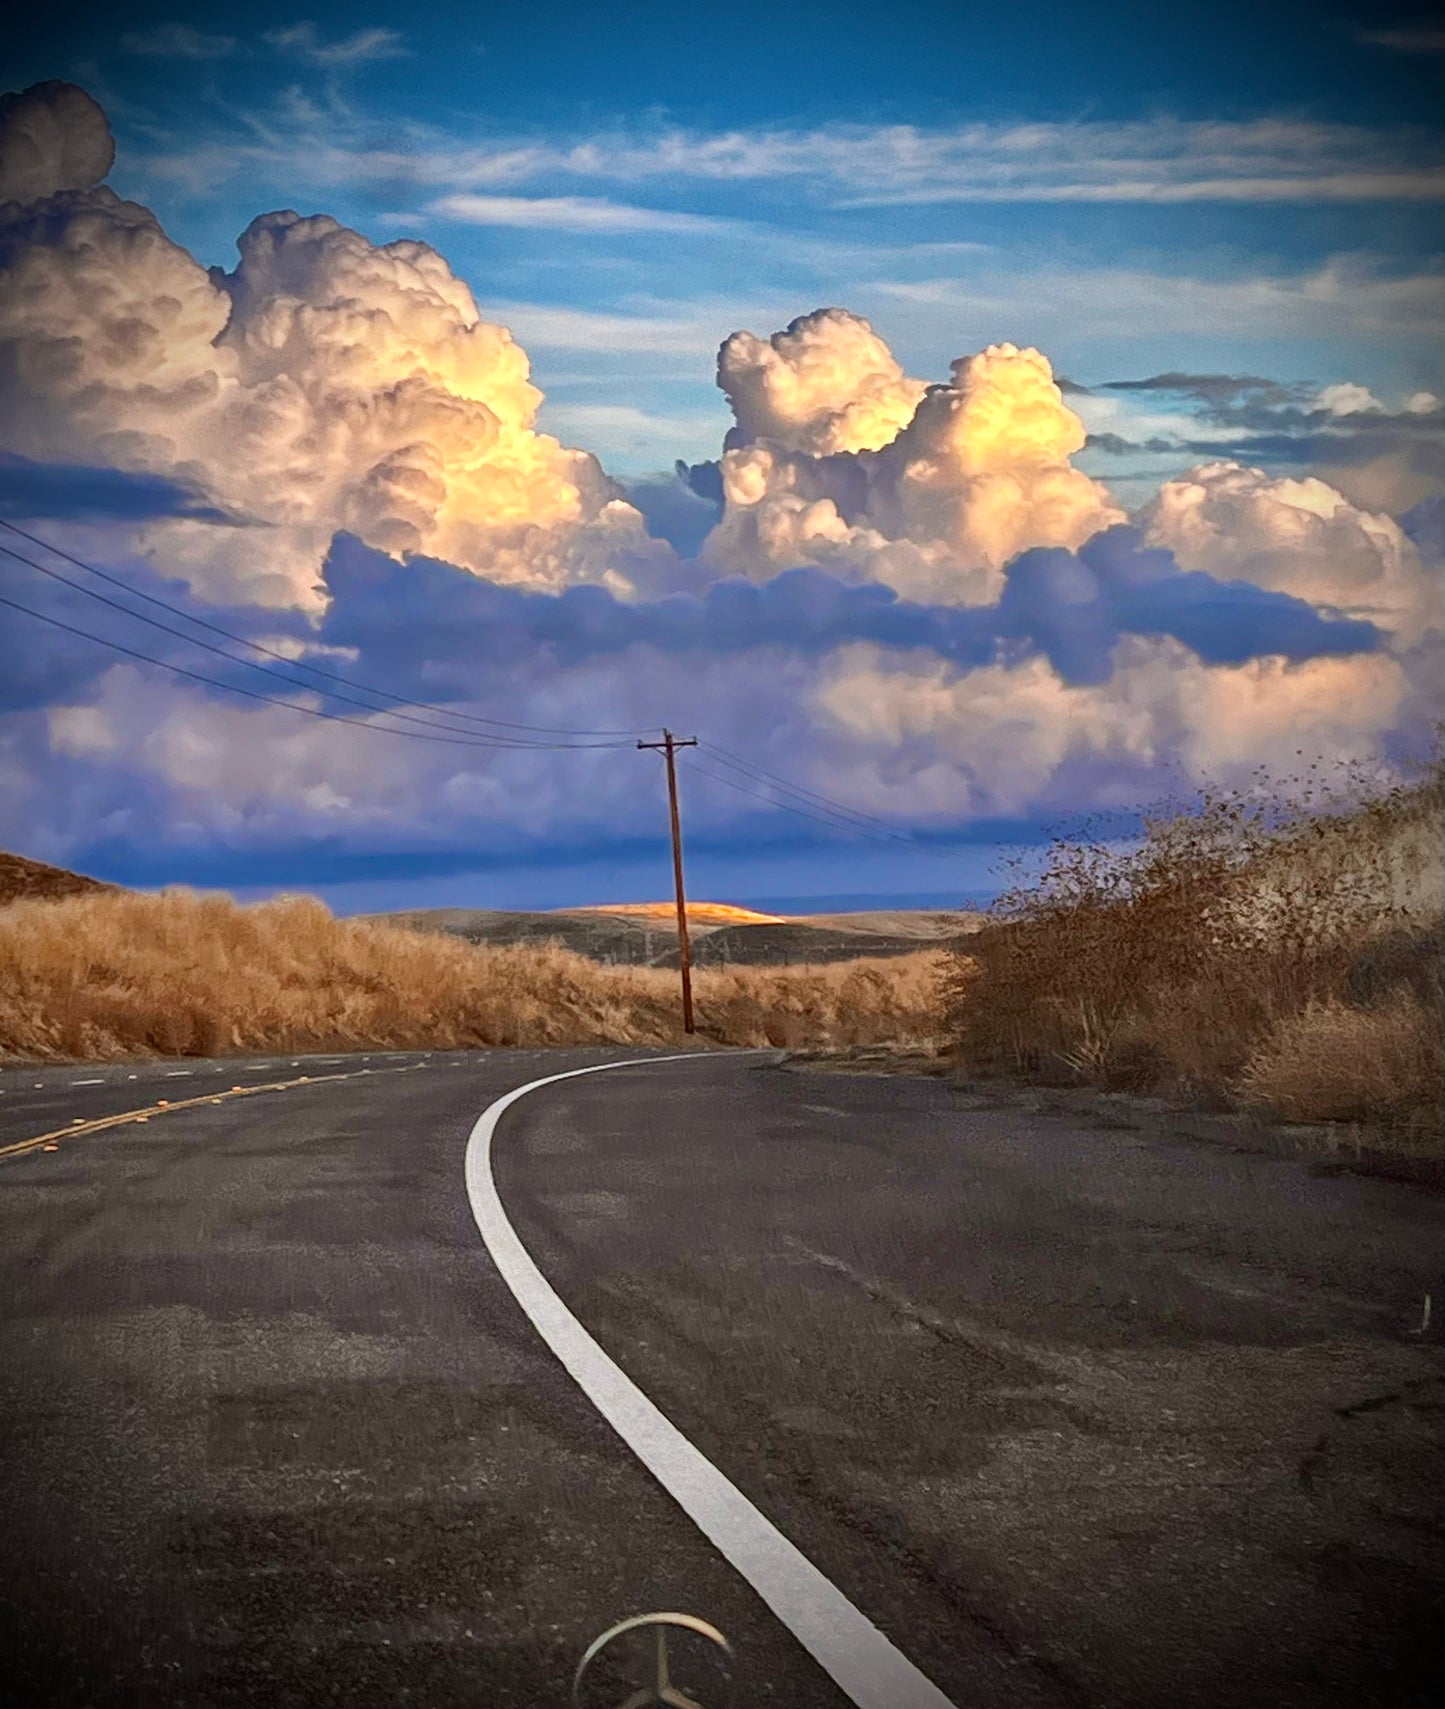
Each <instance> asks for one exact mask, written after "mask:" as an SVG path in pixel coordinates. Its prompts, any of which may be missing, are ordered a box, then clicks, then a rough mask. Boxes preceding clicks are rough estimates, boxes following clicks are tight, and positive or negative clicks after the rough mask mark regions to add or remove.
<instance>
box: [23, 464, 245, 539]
mask: <svg viewBox="0 0 1445 1709" xmlns="http://www.w3.org/2000/svg"><path fill="white" fill-rule="evenodd" d="M0 516H8V517H13V518H14V519H15V520H16V521H17V522H20V521H24V520H25V519H26V518H30V519H31V520H34V521H52V522H86V523H90V522H150V521H156V520H159V519H160V518H161V517H187V518H190V519H191V520H193V521H197V522H216V523H225V522H229V521H230V520H231V519H230V518H229V517H227V516H226V515H225V513H224V512H222V511H219V510H217V509H216V508H215V506H214V505H211V504H208V503H207V502H206V501H205V499H204V498H203V497H202V496H201V495H200V494H198V493H196V492H193V491H192V490H191V489H190V488H189V487H185V486H182V485H181V484H180V483H179V482H178V481H170V480H167V479H166V478H165V477H164V476H163V475H144V474H127V473H126V472H125V471H124V470H121V469H96V468H90V467H88V466H86V465H84V464H79V463H35V462H32V461H31V460H30V458H28V457H21V456H18V455H16V454H15V453H13V452H0Z"/></svg>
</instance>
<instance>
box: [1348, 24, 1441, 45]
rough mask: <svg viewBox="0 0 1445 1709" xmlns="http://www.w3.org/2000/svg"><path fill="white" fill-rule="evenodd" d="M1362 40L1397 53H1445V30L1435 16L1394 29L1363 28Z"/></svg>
mask: <svg viewBox="0 0 1445 1709" xmlns="http://www.w3.org/2000/svg"><path fill="white" fill-rule="evenodd" d="M1360 40H1361V41H1362V42H1369V43H1370V45H1371V46H1372V47H1389V48H1394V49H1395V51H1396V52H1397V53H1445V30H1442V29H1441V28H1440V25H1439V24H1438V23H1437V22H1436V20H1435V19H1433V18H1422V19H1421V20H1420V21H1419V22H1418V23H1415V24H1408V25H1405V26H1403V27H1402V28H1398V29H1393V30H1362V31H1361V32H1360Z"/></svg>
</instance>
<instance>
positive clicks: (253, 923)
mask: <svg viewBox="0 0 1445 1709" xmlns="http://www.w3.org/2000/svg"><path fill="white" fill-rule="evenodd" d="M936 959H937V958H936V957H935V956H934V955H932V954H927V953H924V954H919V955H916V956H904V957H900V958H897V959H893V960H887V961H870V962H858V963H853V964H838V965H834V966H829V967H789V968H733V969H719V970H717V971H713V970H701V971H700V972H699V973H698V974H697V977H696V993H697V1002H698V1019H699V1026H700V1028H701V1031H702V1035H703V1037H704V1038H705V1039H709V1040H711V1041H713V1042H716V1043H722V1044H743V1045H755V1044H781V1045H793V1044H803V1045H822V1046H828V1045H831V1044H834V1043H839V1042H846V1043H851V1042H865V1043H876V1042H883V1041H886V1040H889V1039H891V1038H893V1037H895V1036H896V1037H897V1038H898V1040H899V1042H901V1043H907V1044H914V1043H917V1042H918V1041H919V1040H920V1039H921V1038H923V1037H924V1036H926V1035H928V1034H931V1033H932V1032H934V1031H935V1030H936V1026H937V1020H936V1013H937V1004H936V996H935V991H934V984H933V980H932V977H931V975H932V971H933V969H934V966H935V964H936ZM681 1038H682V1033H681V1026H680V1022H679V1019H678V1000H677V975H676V974H675V973H670V972H667V971H665V970H663V969H660V968H649V967H602V966H599V965H597V964H596V963H595V962H591V961H588V960H587V959H586V958H584V957H583V956H580V955H577V954H574V953H572V952H571V951H568V950H565V949H563V948H561V947H560V946H558V945H555V944H546V945H541V946H535V945H516V946H511V947H504V948H489V947H477V946H474V945H471V944H468V943H465V942H463V941H462V940H460V939H456V938H447V937H442V936H437V935H433V934H423V933H420V932H411V931H404V930H399V929H397V928H393V927H383V926H375V925H366V924H362V923H360V922H348V921H344V920H336V919H333V918H332V916H331V914H330V913H329V912H328V911H327V909H326V908H325V907H324V906H323V905H322V904H321V903H320V902H318V901H315V900H314V899H312V898H308V897H291V898H285V899H282V900H279V901H275V902H266V903H262V904H261V905H260V906H258V907H252V908H241V907H237V906H236V904H235V903H233V902H232V901H230V900H229V898H227V897H223V896H197V895H194V894H192V893H189V892H186V891H168V892H166V893H165V894H163V895H160V896H140V895H135V894H130V893H126V892H113V893H100V894H93V895H88V896H76V897H69V898H66V899H64V900H61V901H50V902H40V901H25V902H19V903H15V904H14V905H12V906H10V907H8V908H3V909H0V1057H9V1058H51V1059H66V1058H69V1059H87V1060H93V1061H94V1060H105V1059H113V1058H117V1057H126V1056H137V1055H164V1056H196V1055H205V1056H210V1055H217V1054H225V1053H227V1052H233V1051H248V1050H252V1051H273V1050H275V1051H280V1050H288V1051H303V1050H338V1049H341V1050H344V1049H354V1048H360V1047H375V1048H379V1049H446V1048H458V1047H469V1046H474V1045H499V1046H539V1045H588V1044H675V1043H678V1042H680V1041H681Z"/></svg>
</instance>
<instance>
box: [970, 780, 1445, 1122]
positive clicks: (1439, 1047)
mask: <svg viewBox="0 0 1445 1709" xmlns="http://www.w3.org/2000/svg"><path fill="white" fill-rule="evenodd" d="M1442 855H1445V773H1442V769H1441V767H1440V765H1439V764H1438V763H1437V764H1436V766H1435V767H1434V768H1433V770H1432V771H1431V772H1430V774H1429V775H1428V776H1426V777H1425V778H1424V779H1423V780H1422V781H1420V782H1418V783H1416V784H1414V785H1413V786H1410V787H1396V788H1381V787H1372V786H1371V785H1370V784H1369V783H1368V782H1361V781H1360V780H1358V779H1349V780H1345V781H1343V782H1340V783H1337V784H1335V785H1333V786H1326V785H1323V784H1321V782H1320V781H1319V779H1318V778H1317V777H1315V776H1306V777H1304V778H1302V779H1299V780H1296V781H1295V782H1294V783H1293V784H1292V785H1291V786H1290V787H1288V788H1287V789H1285V790H1284V791H1280V790H1278V789H1270V790H1266V789H1265V788H1264V787H1263V786H1262V785H1261V786H1260V787H1258V788H1256V789H1253V790H1246V791H1241V792H1238V793H1229V794H1226V793H1216V794H1212V795H1208V796H1206V797H1204V798H1203V799H1201V800H1198V801H1196V802H1194V803H1192V804H1191V805H1190V806H1189V807H1188V808H1187V809H1186V810H1183V811H1180V812H1176V813H1173V814H1170V815H1168V816H1165V817H1161V818H1159V819H1157V820H1154V821H1152V822H1150V823H1149V824H1148V825H1147V828H1146V834H1145V836H1144V837H1143V839H1142V841H1140V842H1139V843H1137V845H1130V846H1127V847H1121V846H1120V845H1119V844H1118V843H1116V842H1110V841H1108V840H1106V839H1104V838H1102V837H1097V836H1091V835H1089V834H1085V835H1082V836H1077V837H1070V838H1062V839H1060V840H1059V841H1057V842H1056V843H1055V844H1054V845H1053V846H1052V848H1051V850H1050V851H1049V854H1048V857H1047V859H1046V861H1045V863H1044V868H1043V871H1042V874H1041V876H1035V877H1034V878H1033V879H1032V881H1031V882H1029V883H1027V884H1021V885H1020V886H1019V887H1018V888H1017V889H1016V890H1014V891H1013V892H1012V893H1011V894H1009V895H1007V896H1005V897H1003V898H1002V899H1001V900H1000V902H999V903H998V904H997V906H996V907H995V910H994V917H993V923H992V924H991V925H990V926H989V927H988V928H986V929H985V930H984V931H983V932H981V933H979V934H978V935H977V936H976V937H974V938H973V939H972V940H970V942H969V944H968V946H967V950H966V953H959V954H955V955H953V956H952V957H950V960H949V964H948V967H947V969H946V972H945V975H944V1002H945V1012H946V1016H947V1028H948V1034H949V1037H950V1040H951V1041H952V1045H953V1048H954V1051H955V1055H956V1060H957V1062H958V1065H959V1067H960V1068H961V1070H962V1071H963V1072H964V1073H965V1074H966V1075H969V1076H972V1077H978V1078H986V1077H992V1078H1013V1079H1020V1080H1029V1081H1033V1082H1036V1083H1037V1082H1043V1083H1045V1084H1054V1085H1067V1084H1075V1085H1089V1086H1096V1087H1100V1088H1105V1089H1109V1090H1117V1091H1132V1092H1139V1093H1149V1094H1165V1095H1173V1096H1182V1097H1186V1098H1191V1099H1194V1100H1197V1101H1199V1102H1202V1103H1204V1104H1206V1105H1212V1106H1215V1107H1219V1108H1227V1107H1236V1108H1238V1107H1243V1108H1247V1109H1251V1110H1255V1111H1257V1112H1259V1113H1260V1114H1262V1115H1264V1116H1267V1117H1270V1118H1273V1119H1277V1120H1284V1121H1291V1122H1326V1121H1335V1122H1351V1123H1362V1124H1368V1125H1370V1126H1371V1127H1372V1128H1375V1129H1379V1130H1383V1131H1387V1132H1389V1133H1390V1134H1391V1135H1392V1136H1393V1139H1394V1142H1395V1143H1404V1144H1406V1145H1407V1146H1410V1147H1412V1148H1413V1147H1416V1146H1419V1147H1421V1148H1423V1149H1426V1150H1431V1151H1436V1150H1439V1149H1441V1148H1442V1110H1445V985H1442V954H1445V932H1442V912H1441V910H1442V895H1445V874H1442Z"/></svg>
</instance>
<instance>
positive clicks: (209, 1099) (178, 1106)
mask: <svg viewBox="0 0 1445 1709" xmlns="http://www.w3.org/2000/svg"><path fill="white" fill-rule="evenodd" d="M414 1066H417V1065H416V1064H412V1063H408V1064H407V1065H406V1067H405V1068H354V1069H352V1070H351V1071H350V1073H347V1074H303V1075H301V1076H300V1077H299V1078H298V1079H296V1080H272V1081H269V1082H268V1083H267V1084H266V1085H264V1086H232V1087H231V1089H230V1091H228V1092H207V1093H205V1094H204V1096H202V1097H199V1098H177V1099H176V1100H175V1101H174V1102H172V1101H171V1100H169V1099H166V1100H162V1102H160V1103H158V1104H147V1105H146V1107H145V1108H144V1109H141V1110H125V1111H123V1112H122V1113H121V1114H120V1115H116V1116H99V1117H97V1118H96V1119H95V1120H94V1121H88V1122H86V1121H73V1122H71V1123H70V1124H69V1125H68V1126H66V1127H58V1128H54V1129H52V1130H51V1132H49V1133H37V1134H36V1135H35V1137H34V1138H33V1139H21V1140H17V1141H16V1142H15V1144H13V1145H0V1158H5V1157H19V1156H21V1155H22V1154H23V1153H25V1152H27V1151H35V1150H36V1149H38V1148H39V1147H41V1146H44V1145H54V1144H55V1143H56V1142H57V1141H58V1140H62V1139H80V1138H82V1137H84V1135H86V1134H89V1133H99V1132H101V1130H102V1129H103V1128H110V1127H123V1126H124V1125H125V1124H126V1123H127V1122H143V1121H149V1120H150V1118H151V1117H152V1116H166V1115H169V1114H170V1113H171V1111H172V1110H190V1109H194V1108H196V1106H197V1105H199V1104H219V1103H220V1102H221V1101H222V1099H224V1098H250V1097H254V1096H255V1094H256V1093H257V1092H289V1091H290V1090H291V1089H292V1088H293V1087H295V1086H321V1085H324V1084H325V1083H326V1082H327V1081H328V1080H358V1079H360V1078H361V1076H362V1075H363V1074H404V1073H406V1072H407V1071H408V1070H409V1069H410V1068H412V1067H414Z"/></svg>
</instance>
